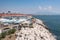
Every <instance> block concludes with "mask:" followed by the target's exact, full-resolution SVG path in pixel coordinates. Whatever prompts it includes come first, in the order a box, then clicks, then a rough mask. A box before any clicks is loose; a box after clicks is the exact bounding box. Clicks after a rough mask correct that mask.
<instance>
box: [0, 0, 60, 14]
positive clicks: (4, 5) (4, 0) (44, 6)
mask: <svg viewBox="0 0 60 40" xmlns="http://www.w3.org/2000/svg"><path fill="white" fill-rule="evenodd" d="M8 11H11V12H16V13H27V14H33V13H37V12H54V13H57V14H60V0H0V13H2V12H8Z"/></svg>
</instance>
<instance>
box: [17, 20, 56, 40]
mask: <svg viewBox="0 0 60 40" xmlns="http://www.w3.org/2000/svg"><path fill="white" fill-rule="evenodd" d="M38 23H40V24H42V25H44V24H43V23H42V21H38V20H36V22H35V23H33V28H29V27H26V28H24V27H22V28H21V30H20V32H19V33H17V35H18V36H17V38H16V40H56V38H55V37H54V36H53V35H52V33H50V32H49V30H48V29H46V28H45V27H43V26H41V25H39V24H38Z"/></svg>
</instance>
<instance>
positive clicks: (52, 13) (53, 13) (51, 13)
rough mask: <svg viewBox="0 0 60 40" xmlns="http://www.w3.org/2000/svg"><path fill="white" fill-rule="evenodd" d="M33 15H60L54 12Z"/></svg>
mask: <svg viewBox="0 0 60 40" xmlns="http://www.w3.org/2000/svg"><path fill="white" fill-rule="evenodd" d="M33 15H60V13H55V12H36V13H33Z"/></svg>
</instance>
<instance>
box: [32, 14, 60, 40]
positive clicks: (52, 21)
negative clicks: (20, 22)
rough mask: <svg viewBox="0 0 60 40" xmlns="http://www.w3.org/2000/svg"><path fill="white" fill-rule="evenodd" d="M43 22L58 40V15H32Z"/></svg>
mask: <svg viewBox="0 0 60 40" xmlns="http://www.w3.org/2000/svg"><path fill="white" fill-rule="evenodd" d="M33 17H35V18H38V19H40V20H42V21H43V23H44V24H45V25H46V26H47V27H48V28H49V29H50V31H51V32H52V34H53V35H55V36H56V39H57V40H60V15H33Z"/></svg>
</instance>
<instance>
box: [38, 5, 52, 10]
mask: <svg viewBox="0 0 60 40" xmlns="http://www.w3.org/2000/svg"><path fill="white" fill-rule="evenodd" d="M39 10H42V11H46V10H48V11H50V10H52V6H47V7H42V6H39Z"/></svg>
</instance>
